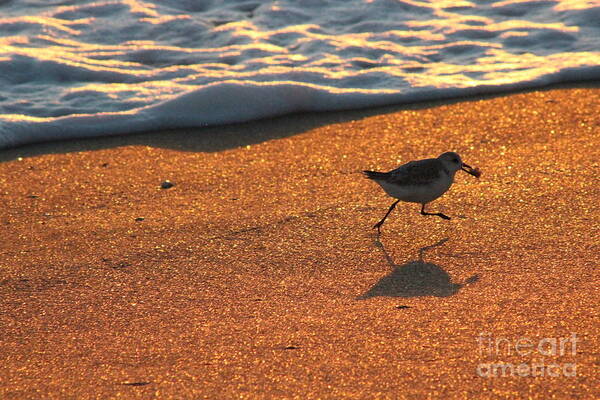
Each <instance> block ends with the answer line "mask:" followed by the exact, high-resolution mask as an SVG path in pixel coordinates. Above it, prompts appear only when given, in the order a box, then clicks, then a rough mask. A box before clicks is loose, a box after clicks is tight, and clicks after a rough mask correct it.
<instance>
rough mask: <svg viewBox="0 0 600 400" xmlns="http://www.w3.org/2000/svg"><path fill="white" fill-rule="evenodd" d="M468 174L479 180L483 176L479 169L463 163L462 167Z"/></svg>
mask: <svg viewBox="0 0 600 400" xmlns="http://www.w3.org/2000/svg"><path fill="white" fill-rule="evenodd" d="M460 169H462V170H463V171H465V172H466V173H467V174H470V175H473V176H474V177H475V178H479V177H480V176H481V171H479V169H477V168H473V167H471V166H470V165H468V164H465V163H462V167H460Z"/></svg>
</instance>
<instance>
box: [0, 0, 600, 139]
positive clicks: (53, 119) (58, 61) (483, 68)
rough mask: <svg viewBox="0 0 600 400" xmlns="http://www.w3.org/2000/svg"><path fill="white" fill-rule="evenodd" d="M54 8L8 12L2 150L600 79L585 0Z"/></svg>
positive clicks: (21, 5)
mask: <svg viewBox="0 0 600 400" xmlns="http://www.w3.org/2000/svg"><path fill="white" fill-rule="evenodd" d="M60 4H61V5H54V6H53V5H48V6H36V5H35V3H27V2H9V3H7V4H5V5H0V15H2V16H3V17H0V45H2V46H3V47H4V51H3V52H2V53H0V83H1V84H2V88H3V90H2V92H1V93H0V148H6V147H11V146H16V145H20V144H25V143H32V142H38V141H45V140H55V139H67V138H77V137H91V136H102V135H116V134H126V133H132V132H143V131H148V130H154V129H162V128H175V127H193V126H205V125H215V124H224V123H233V122H242V121H248V120H253V119H258V118H264V117H270V116H274V115H281V114H286V113H290V112H297V111H327V110H340V109H350V108H361V107H368V106H377V105H384V104H392V103H406V102H414V101H421V100H429V99H438V98H448V97H454V96H466V95H473V94H482V93H493V92H500V91H506V90H512V89H518V88H528V87H536V86H542V85H546V84H549V83H555V82H564V81H579V80H591V79H598V78H599V77H600V44H599V43H600V42H598V40H597V38H598V37H600V25H598V23H597V21H598V20H600V5H598V4H597V3H595V2H590V1H586V0H580V1H577V0H569V1H566V0H565V1H552V2H549V1H539V2H536V1H527V2H524V1H522V0H508V1H503V2H496V3H491V4H487V5H481V4H480V5H476V4H475V3H471V2H468V1H461V2H457V1H449V0H448V1H443V0H442V1H440V0H437V1H431V2H425V1H421V2H419V1H414V0H404V1H397V0H373V1H367V2H364V1H359V0H346V1H337V2H336V1H331V2H321V1H310V0H294V1H292V0H286V1H278V2H276V3H264V4H263V3H261V2H253V1H246V2H239V1H234V0H225V1H221V2H219V3H217V2H212V3H209V2H191V1H189V2H188V1H180V0H169V1H164V0H163V1H160V2H159V1H154V2H152V1H146V2H142V1H117V0H114V1H96V2H94V1H71V2H61V3H60ZM69 4H70V5H69Z"/></svg>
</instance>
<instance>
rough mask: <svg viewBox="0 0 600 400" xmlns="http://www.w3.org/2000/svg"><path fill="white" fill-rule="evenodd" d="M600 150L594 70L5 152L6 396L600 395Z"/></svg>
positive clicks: (0, 326) (2, 392) (1, 221)
mask: <svg viewBox="0 0 600 400" xmlns="http://www.w3.org/2000/svg"><path fill="white" fill-rule="evenodd" d="M448 150H453V151H457V152H459V153H460V154H461V155H462V157H463V159H464V160H465V162H467V163H469V164H470V165H472V166H474V167H479V168H480V169H481V170H482V172H483V175H482V177H481V178H480V179H479V180H477V179H474V178H473V177H472V176H470V175H467V174H464V173H461V172H459V173H458V174H457V178H456V183H455V184H454V186H453V187H452V189H451V190H450V191H449V192H448V193H446V194H445V195H444V196H443V197H441V198H440V199H438V200H437V201H435V202H433V203H432V204H431V205H430V207H429V210H430V211H440V212H443V213H445V214H447V215H449V216H452V217H453V219H452V220H451V221H444V220H442V219H440V218H436V217H423V216H421V215H419V206H418V205H416V204H406V203H401V204H399V205H398V207H397V208H396V210H395V211H394V212H393V213H392V214H391V216H390V217H389V218H388V220H387V221H386V223H385V225H384V226H383V229H382V236H381V241H380V242H378V241H377V240H376V237H375V232H374V231H373V230H372V229H371V228H372V225H373V224H374V223H375V222H377V221H378V220H379V219H380V218H381V217H382V216H383V214H385V212H386V210H387V209H388V207H389V206H390V204H391V203H392V201H393V200H392V199H391V198H388V197H386V196H385V194H384V193H383V191H382V190H381V189H380V188H379V187H378V186H377V185H375V184H374V183H373V182H370V181H368V180H366V179H364V178H363V177H362V176H361V173H360V171H362V170H363V169H376V170H388V169H391V168H394V167H395V166H397V165H398V164H400V163H404V162H406V161H408V160H411V159H417V158H427V157H434V156H437V155H438V154H439V153H441V152H444V151H448ZM599 160H600V88H599V87H598V85H595V84H590V85H578V86H571V87H568V88H565V87H562V88H554V89H551V90H539V91H533V92H529V93H518V94H511V95H506V96H498V97H489V98H482V99H475V100H473V99H471V100H462V101H453V102H439V103H427V104H419V105H415V106H409V107H388V108H380V109H375V110H366V111H365V110H362V111H352V112H340V113H327V114H310V115H294V116H287V117H282V118H276V119H271V120H266V121H259V122H253V123H247V124H240V125H234V126H226V127H215V128H206V129H198V130H183V131H176V132H170V133H169V134H165V133H164V132H161V133H156V134H146V135H135V136H128V137H118V138H102V139H93V140H84V141H72V142H63V143H50V144H40V145H34V146H27V147H22V148H18V149H12V150H5V151H2V152H0V161H1V162H0V202H1V204H2V209H1V213H0V234H1V237H2V241H1V242H0V254H2V258H1V259H0V302H1V308H0V349H1V350H0V398H2V399H26V398H44V399H51V398H118V397H121V398H144V399H148V398H157V399H168V398H174V399H199V398H210V399H217V398H299V399H306V398H336V399H338V398H409V399H421V398H527V397H530V398H539V399H549V398H588V399H591V398H598V397H599V396H600V376H599V375H600V373H599V371H600V354H599V352H598V349H599V348H600V340H599V332H600V329H599V326H600V324H599V323H600V312H599V308H598V304H600V296H599V290H598V287H599V284H600V273H599V269H598V266H599V264H600V243H599V239H598V238H599V237H600V232H599V231H600V229H599V228H600V213H599V212H598V203H599V199H600V185H599V180H598V175H599V174H600V161H599ZM165 180H170V181H171V182H173V183H174V187H172V188H170V189H161V188H160V184H161V183H162V182H163V181H165ZM573 335H575V336H573ZM574 344H575V346H574ZM492 364H494V365H500V364H502V365H505V367H502V368H497V367H496V370H494V367H493V365H492ZM508 364H510V365H511V366H514V369H512V370H511V369H509V367H506V365H508ZM522 364H524V365H525V367H523V366H521V365H522ZM536 365H537V367H536ZM540 365H541V367H540ZM519 366H520V367H519ZM519 368H520V369H519ZM528 368H529V369H528ZM573 368H575V370H574V369H573ZM494 371H495V372H494ZM540 371H541V372H540ZM494 373H495V374H496V375H497V376H495V377H494V376H491V375H494ZM540 373H541V374H543V376H542V375H540ZM486 374H487V376H486ZM519 374H520V375H523V376H520V375H519ZM503 375H504V376H503ZM532 375H535V376H532ZM551 375H557V376H551Z"/></svg>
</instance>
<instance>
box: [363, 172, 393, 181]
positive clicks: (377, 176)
mask: <svg viewBox="0 0 600 400" xmlns="http://www.w3.org/2000/svg"><path fill="white" fill-rule="evenodd" d="M363 174H365V176H366V177H367V178H369V179H372V180H374V181H384V180H385V178H386V177H387V175H388V173H387V172H377V171H363Z"/></svg>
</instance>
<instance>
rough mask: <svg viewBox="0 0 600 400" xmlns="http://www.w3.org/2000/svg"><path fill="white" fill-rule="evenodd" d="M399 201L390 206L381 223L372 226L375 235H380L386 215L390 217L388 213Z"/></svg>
mask: <svg viewBox="0 0 600 400" xmlns="http://www.w3.org/2000/svg"><path fill="white" fill-rule="evenodd" d="M399 201H400V200H396V201H395V202H394V204H392V206H391V207H390V209H389V210H388V212H387V213H386V214H385V216H384V217H383V218H382V219H381V221H379V222H378V223H376V224H375V225H373V229H375V228H377V234H380V233H381V225H383V223H384V222H385V219H386V218H387V217H388V215H390V213H391V212H392V210H393V209H394V208H395V207H396V204H398V202H399Z"/></svg>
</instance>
